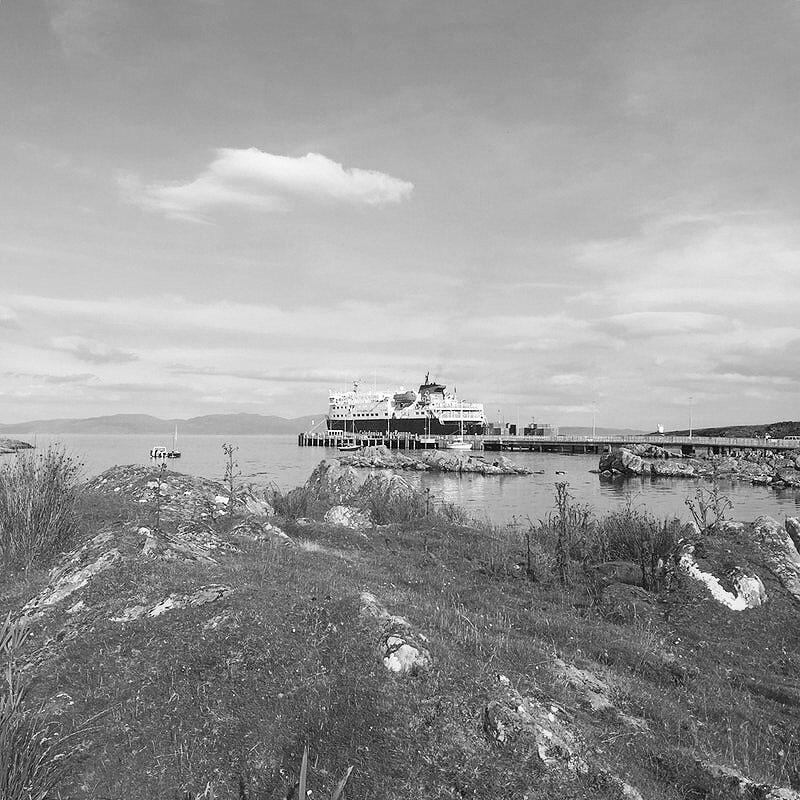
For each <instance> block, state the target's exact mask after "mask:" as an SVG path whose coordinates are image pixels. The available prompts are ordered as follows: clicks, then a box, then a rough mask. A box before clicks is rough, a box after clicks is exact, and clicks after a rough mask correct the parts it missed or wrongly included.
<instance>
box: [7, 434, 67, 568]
mask: <svg viewBox="0 0 800 800" xmlns="http://www.w3.org/2000/svg"><path fill="white" fill-rule="evenodd" d="M81 469H82V464H81V463H80V462H79V461H77V460H76V459H74V458H73V457H72V456H70V455H67V453H66V452H65V451H64V450H63V449H62V448H60V447H50V448H48V449H47V451H46V452H44V453H43V454H41V455H33V454H24V455H23V454H20V455H18V456H17V457H16V459H14V461H12V462H11V463H10V464H6V465H3V467H0V556H2V561H3V563H4V564H5V565H7V566H11V567H16V568H23V569H26V570H27V569H29V568H30V567H31V566H33V565H34V564H37V563H45V562H46V561H47V560H48V559H49V558H51V557H52V556H54V555H56V554H57V553H58V552H60V551H61V550H63V549H64V547H66V546H67V545H68V544H69V542H70V540H71V539H72V538H73V536H74V535H75V532H76V530H77V512H76V504H77V500H78V488H77V485H78V484H77V482H78V477H79V475H80V472H81Z"/></svg>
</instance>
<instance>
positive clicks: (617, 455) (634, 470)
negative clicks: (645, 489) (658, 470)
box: [598, 447, 650, 477]
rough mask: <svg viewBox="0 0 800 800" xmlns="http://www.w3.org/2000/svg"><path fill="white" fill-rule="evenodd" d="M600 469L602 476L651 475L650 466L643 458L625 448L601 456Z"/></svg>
mask: <svg viewBox="0 0 800 800" xmlns="http://www.w3.org/2000/svg"><path fill="white" fill-rule="evenodd" d="M598 469H599V470H600V474H601V475H606V474H607V475H622V476H624V477H631V476H633V475H647V474H649V473H650V465H649V464H648V463H647V462H646V461H645V460H644V459H643V458H642V457H641V456H637V455H636V454H635V453H633V452H631V451H630V450H628V449H627V448H625V447H620V448H614V449H613V450H611V452H609V453H603V455H601V456H600V464H599V466H598Z"/></svg>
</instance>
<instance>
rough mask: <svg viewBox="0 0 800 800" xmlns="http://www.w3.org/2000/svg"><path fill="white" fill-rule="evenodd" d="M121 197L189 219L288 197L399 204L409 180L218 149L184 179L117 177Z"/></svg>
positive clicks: (314, 157)
mask: <svg viewBox="0 0 800 800" xmlns="http://www.w3.org/2000/svg"><path fill="white" fill-rule="evenodd" d="M118 182H119V185H120V189H121V190H122V193H123V197H124V198H125V199H126V200H127V201H128V202H132V203H135V204H136V205H139V206H141V207H142V208H144V209H147V210H148V211H154V212H158V213H161V214H164V215H165V216H167V217H172V218H176V219H185V220H190V221H194V222H198V221H204V219H205V218H204V213H206V212H208V211H210V210H212V209H214V208H220V207H225V206H228V207H230V206H238V207H242V208H249V209H252V210H254V211H266V212H269V211H281V210H287V209H289V208H290V207H291V202H292V201H293V200H295V201H296V200H300V199H304V200H313V201H316V202H340V203H350V204H353V205H363V206H382V205H386V204H389V203H399V202H401V201H402V200H405V199H406V198H407V197H408V196H409V195H410V194H411V192H412V191H413V189H414V185H413V184H412V183H409V182H408V181H404V180H400V179H399V178H394V177H392V176H391V175H387V174H385V173H383V172H377V171H374V170H366V169H359V168H357V167H351V168H345V167H343V166H342V165H341V164H339V163H337V162H336V161H332V160H331V159H329V158H326V157H325V156H323V155H320V154H319V153H308V154H307V155H305V156H300V157H297V158H293V157H291V156H278V155H273V154H272V153H264V152H263V151H261V150H258V149H256V148H254V147H251V148H249V149H245V150H236V149H231V148H222V149H219V150H217V157H216V158H215V159H214V160H213V161H212V162H211V163H210V164H209V165H208V167H207V168H206V169H205V170H204V171H203V172H201V173H200V174H199V175H198V176H197V177H196V178H194V179H193V180H191V181H189V182H187V183H164V182H156V183H150V184H144V185H143V184H142V183H141V182H140V180H139V179H138V178H137V177H136V176H135V175H131V174H121V175H119V176H118Z"/></svg>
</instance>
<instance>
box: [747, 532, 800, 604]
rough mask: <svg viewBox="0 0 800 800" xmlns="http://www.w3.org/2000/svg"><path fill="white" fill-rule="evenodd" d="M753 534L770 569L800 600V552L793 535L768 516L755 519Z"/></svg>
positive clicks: (799, 600)
mask: <svg viewBox="0 0 800 800" xmlns="http://www.w3.org/2000/svg"><path fill="white" fill-rule="evenodd" d="M753 536H754V537H755V541H756V544H757V545H758V547H759V550H760V551H761V553H762V554H763V556H764V561H765V562H766V564H767V566H768V567H769V569H770V570H771V571H772V573H773V574H774V575H775V576H776V577H777V578H778V580H779V581H780V582H781V584H782V585H783V587H784V588H785V589H786V590H787V591H788V592H789V594H791V596H792V597H793V598H794V599H795V600H797V601H798V602H800V552H798V549H797V547H796V546H795V543H794V542H793V541H792V537H791V536H790V535H789V533H788V532H787V531H786V529H785V528H784V527H783V526H782V525H781V524H780V523H778V522H776V521H775V520H774V519H772V517H768V516H760V517H758V518H757V519H756V520H755V522H754V523H753Z"/></svg>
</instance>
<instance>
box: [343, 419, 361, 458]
mask: <svg viewBox="0 0 800 800" xmlns="http://www.w3.org/2000/svg"><path fill="white" fill-rule="evenodd" d="M355 433H356V421H355V419H353V436H354V437H355ZM344 436H345V438H343V439H342V441H341V444H340V445H339V452H340V453H352V452H353V451H354V450H360V449H361V445H360V444H359V443H358V442H357V441H356V440H355V438H353V439H348V438H346V437H347V415H345V418H344Z"/></svg>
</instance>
